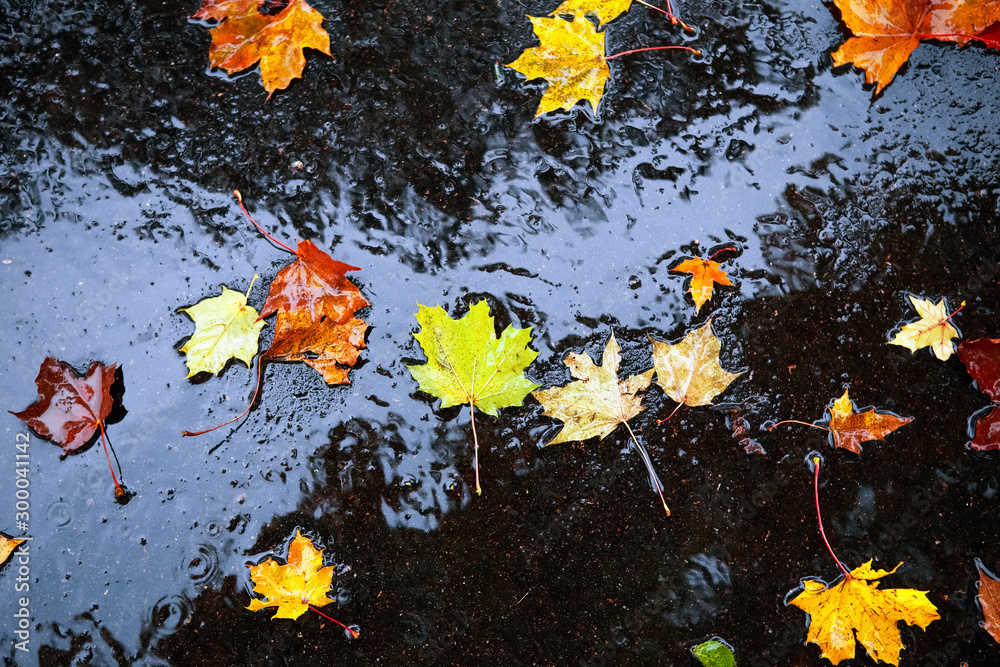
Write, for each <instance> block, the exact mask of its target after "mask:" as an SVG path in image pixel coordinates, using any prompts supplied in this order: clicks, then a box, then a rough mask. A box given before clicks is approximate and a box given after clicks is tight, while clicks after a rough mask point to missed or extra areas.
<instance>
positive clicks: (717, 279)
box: [670, 257, 733, 311]
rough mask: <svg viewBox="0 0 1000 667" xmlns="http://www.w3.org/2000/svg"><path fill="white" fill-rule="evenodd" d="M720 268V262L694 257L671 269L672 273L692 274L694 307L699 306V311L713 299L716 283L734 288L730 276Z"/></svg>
mask: <svg viewBox="0 0 1000 667" xmlns="http://www.w3.org/2000/svg"><path fill="white" fill-rule="evenodd" d="M719 266H720V264H719V262H713V261H712V260H710V259H701V258H700V257H692V258H691V259H686V260H684V261H683V262H681V263H680V264H678V265H677V266H675V267H674V268H672V269H670V270H671V271H678V272H680V273H690V274H691V276H692V278H691V289H690V291H691V296H692V297H693V298H694V305H695V306H697V308H698V310H699V311H701V307H702V306H703V305H705V303H706V302H707V301H708V300H709V299H711V298H712V290H713V288H714V287H715V283H719V284H720V285H725V286H727V287H732V286H733V283H731V282H730V281H729V276H727V275H726V273H725V271H723V270H722V269H721V268H719Z"/></svg>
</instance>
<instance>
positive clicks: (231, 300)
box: [180, 276, 264, 377]
mask: <svg viewBox="0 0 1000 667" xmlns="http://www.w3.org/2000/svg"><path fill="white" fill-rule="evenodd" d="M254 278H256V276H254ZM247 294H249V290H248V291H247ZM247 294H242V293H240V292H236V291H234V290H231V289H228V288H227V287H223V288H222V294H221V295H219V296H214V297H210V298H207V299H202V300H201V301H199V302H198V303H197V304H195V305H193V306H191V307H190V308H181V309H180V310H181V312H182V313H187V314H188V316H190V318H191V319H192V320H194V324H195V331H194V334H193V335H192V336H191V338H190V339H188V341H187V342H186V343H185V344H184V347H182V348H181V352H183V353H185V354H187V357H188V358H187V366H188V370H189V371H190V372H189V373H188V375H187V376H188V377H191V376H192V375H196V374H197V373H201V372H208V373H218V372H219V371H221V370H222V368H223V367H224V366H225V365H226V362H227V361H229V360H230V359H233V358H235V359H239V360H240V361H242V362H243V363H245V364H246V365H247V367H250V366H252V365H253V358H254V355H255V354H257V349H258V345H257V342H258V340H259V339H260V331H261V329H263V328H264V322H263V320H259V319H258V318H257V311H256V310H254V309H253V308H252V307H250V306H248V305H247Z"/></svg>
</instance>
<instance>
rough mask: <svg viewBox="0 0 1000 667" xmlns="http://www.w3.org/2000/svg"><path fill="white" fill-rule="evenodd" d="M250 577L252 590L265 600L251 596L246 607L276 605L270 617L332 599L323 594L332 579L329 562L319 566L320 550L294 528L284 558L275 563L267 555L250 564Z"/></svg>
mask: <svg viewBox="0 0 1000 667" xmlns="http://www.w3.org/2000/svg"><path fill="white" fill-rule="evenodd" d="M249 567H250V578H251V579H252V580H253V583H254V589H253V590H254V592H255V593H258V594H260V595H263V596H264V597H265V600H260V599H258V598H251V600H250V606H249V607H247V609H249V610H250V611H259V610H261V609H265V608H267V607H277V608H278V609H277V611H275V613H274V616H273V617H272V618H291V619H295V618H298V617H299V616H301V615H302V614H304V613H305V612H306V610H308V609H309V605H314V606H316V607H322V606H324V605H327V604H329V603H330V602H333V600H331V599H330V598H328V597H327V596H326V594H327V593H329V592H330V585H331V583H332V581H333V569H334V568H333V566H332V565H328V566H326V567H323V552H322V551H320V550H319V549H316V547H314V546H313V543H312V540H310V539H309V538H308V537H304V536H303V535H302V534H301V533H300V532H299V531H298V530H296V531H295V539H294V540H292V544H291V546H290V547H289V548H288V562H287V563H286V564H284V565H279V564H278V563H277V562H276V561H275V560H273V559H271V558H268V559H267V560H265V561H264V562H262V563H260V564H258V565H250V566H249Z"/></svg>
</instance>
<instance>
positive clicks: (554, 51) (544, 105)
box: [507, 16, 611, 116]
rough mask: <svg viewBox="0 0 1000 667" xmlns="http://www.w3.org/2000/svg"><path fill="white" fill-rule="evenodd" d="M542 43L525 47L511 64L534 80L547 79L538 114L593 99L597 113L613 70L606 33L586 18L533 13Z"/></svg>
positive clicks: (510, 65)
mask: <svg viewBox="0 0 1000 667" xmlns="http://www.w3.org/2000/svg"><path fill="white" fill-rule="evenodd" d="M528 19H530V20H531V23H532V25H533V26H534V29H535V35H536V36H537V37H538V39H539V41H540V42H541V44H540V45H539V46H535V47H532V48H530V49H527V50H525V52H524V53H522V54H521V56H520V57H519V58H518V59H517V60H515V61H514V62H512V63H510V64H509V65H507V67H510V68H511V69H513V70H515V71H517V72H520V73H521V74H523V75H524V76H526V77H527V78H528V80H529V81H530V80H531V79H545V80H546V81H547V82H548V84H549V85H548V88H546V89H545V94H544V95H542V99H541V102H539V104H538V111H536V112H535V115H536V116H540V115H542V114H543V113H548V112H549V111H555V110H557V109H565V110H566V111H569V110H570V109H572V108H573V107H574V106H575V105H576V103H577V102H579V101H580V100H586V101H588V102H590V106H591V107H592V108H593V110H594V113H597V107H598V105H599V104H600V103H601V96H602V95H603V94H604V84H605V83H606V82H607V80H608V77H609V76H611V69H610V68H609V67H608V61H607V59H606V58H605V54H604V33H603V32H597V31H596V30H595V29H594V24H593V23H591V22H590V21H587V20H585V19H582V18H581V19H577V20H574V21H566V20H564V19H561V18H558V17H557V18H546V17H539V16H529V17H528Z"/></svg>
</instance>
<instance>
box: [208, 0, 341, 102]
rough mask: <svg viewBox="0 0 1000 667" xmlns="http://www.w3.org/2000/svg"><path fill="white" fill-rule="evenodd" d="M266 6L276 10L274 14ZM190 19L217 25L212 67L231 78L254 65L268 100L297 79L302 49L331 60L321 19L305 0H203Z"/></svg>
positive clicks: (303, 62) (211, 51) (302, 64)
mask: <svg viewBox="0 0 1000 667" xmlns="http://www.w3.org/2000/svg"><path fill="white" fill-rule="evenodd" d="M271 7H274V8H275V9H279V8H280V11H277V12H273V11H271V10H270V8H271ZM194 18H197V19H212V20H215V21H220V24H219V25H218V26H216V27H214V28H212V30H211V33H212V45H211V46H210V47H209V49H208V58H209V61H210V62H211V66H212V67H221V68H222V69H224V70H226V71H227V72H228V73H229V74H233V73H234V72H239V71H242V70H245V69H246V68H248V67H250V66H252V65H253V64H254V63H256V62H257V61H258V60H259V61H260V77H261V80H262V82H263V84H264V89H265V90H267V92H268V95H270V94H271V93H273V92H274V91H275V90H278V89H283V88H287V87H288V85H289V84H290V83H291V82H292V79H297V78H299V77H301V76H302V70H303V69H304V68H305V66H306V58H305V53H304V52H303V50H304V49H307V48H308V49H316V50H317V51H321V52H323V53H325V54H326V55H330V35H329V34H328V33H327V32H326V30H323V27H322V23H323V15H322V14H320V13H319V12H317V11H316V10H315V9H313V8H312V7H310V6H309V5H308V4H307V3H306V2H305V1H304V0H280V2H267V1H264V0H204V4H202V6H201V9H199V10H198V11H197V13H195V15H194Z"/></svg>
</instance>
